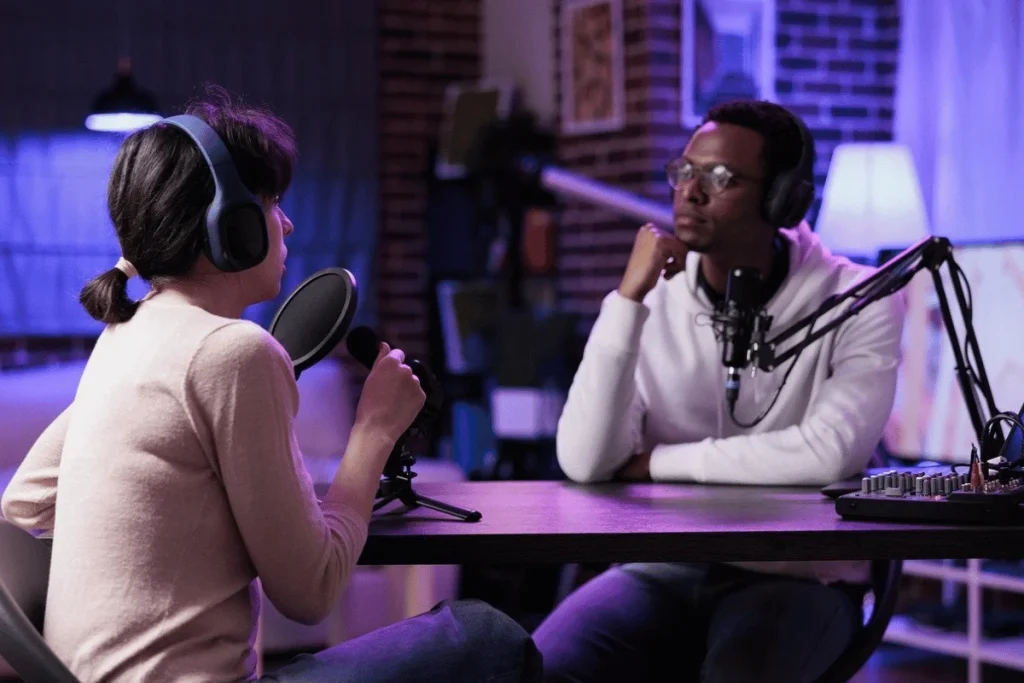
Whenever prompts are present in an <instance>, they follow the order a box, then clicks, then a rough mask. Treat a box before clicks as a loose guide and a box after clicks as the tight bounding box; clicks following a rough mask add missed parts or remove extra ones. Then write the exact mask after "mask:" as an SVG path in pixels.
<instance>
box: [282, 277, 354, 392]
mask: <svg viewBox="0 0 1024 683" xmlns="http://www.w3.org/2000/svg"><path fill="white" fill-rule="evenodd" d="M358 303H359V289H358V287H357V286H356V278H355V276H353V275H352V273H350V272H349V271H347V270H345V269H344V268H325V269H324V270H321V271H319V272H317V273H313V274H312V275H310V276H309V277H308V278H306V279H305V281H303V283H302V284H300V285H299V286H298V287H297V288H296V289H295V291H294V292H292V293H291V295H290V296H289V297H288V299H287V300H286V301H285V302H284V304H282V305H281V308H279V309H278V311H277V313H276V314H275V315H274V320H273V322H271V323H270V329H269V332H270V334H271V336H273V337H274V339H276V340H277V341H278V342H280V344H281V346H283V347H284V350H285V351H287V352H288V355H289V356H290V357H291V359H292V365H293V366H294V367H295V378H296V379H298V378H299V375H300V374H301V373H302V372H303V371H304V370H306V369H307V368H310V367H312V366H313V365H316V364H317V363H319V362H320V361H321V360H323V359H324V357H325V356H327V354H329V353H330V352H331V350H333V349H334V347H335V346H337V345H338V343H339V342H340V341H341V340H342V338H343V337H344V336H345V333H346V332H348V327H349V325H351V324H352V318H353V317H354V316H355V314H356V307H357V306H358Z"/></svg>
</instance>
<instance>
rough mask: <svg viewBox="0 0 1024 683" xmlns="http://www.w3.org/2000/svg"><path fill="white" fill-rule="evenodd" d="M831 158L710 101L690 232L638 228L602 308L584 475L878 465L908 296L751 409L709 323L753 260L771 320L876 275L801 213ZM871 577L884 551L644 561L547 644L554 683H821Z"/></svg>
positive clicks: (690, 185) (580, 393) (753, 480)
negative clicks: (731, 394) (735, 395)
mask: <svg viewBox="0 0 1024 683" xmlns="http://www.w3.org/2000/svg"><path fill="white" fill-rule="evenodd" d="M814 159H815V151H814V142H813V139H812V137H811V135H810V133H809V132H808V131H807V129H806V128H805V127H804V126H803V123H802V122H801V121H800V120H799V119H798V118H796V117H795V116H794V115H793V114H791V113H790V112H788V111H787V110H785V109H783V108H782V107H780V106H778V105H775V104H771V103H768V102H760V101H743V102H733V103H728V104H724V105H720V106H717V107H715V108H714V109H712V110H711V111H710V112H709V113H708V115H707V118H706V120H705V121H704V123H703V124H702V125H701V126H700V127H699V128H698V129H697V130H696V131H695V132H694V133H693V135H692V137H691V138H690V140H689V142H688V144H687V145H686V148H685V149H684V150H683V153H682V155H681V156H680V157H679V158H678V159H675V160H673V161H672V162H670V163H669V164H668V165H667V171H668V182H669V185H670V186H671V187H672V190H673V218H674V231H673V232H667V231H664V230H661V229H660V228H657V227H655V226H652V225H646V226H643V227H642V228H640V230H639V231H638V232H637V235H636V239H635V241H634V245H633V251H632V253H631V254H630V257H629V261H628V264H627V266H626V270H625V273H624V274H623V276H622V280H621V283H620V285H619V287H618V289H617V290H616V291H614V292H612V293H610V294H609V295H608V296H607V297H606V298H605V300H604V302H603V304H602V307H601V311H600V314H599V316H598V319H597V321H596V322H595V324H594V327H593V330H592V331H591V335H590V338H589V340H588V342H587V346H586V350H585V353H584V357H583V361H582V363H581V364H580V367H579V369H578V371H577V374H576V377H575V379H574V381H573V385H572V387H571V389H570V391H569V396H568V399H567V401H566V405H565V409H564V412H563V414H562V416H561V419H560V422H559V427H558V437H557V452H558V461H559V464H560V465H561V467H562V469H563V471H564V472H565V473H566V475H567V476H568V477H569V478H571V479H573V480H575V481H578V482H584V483H586V482H597V481H606V480H610V479H627V480H640V481H645V480H654V481H685V482H697V483H707V484H760V485H824V484H828V483H831V482H833V481H837V480H840V479H843V478H845V477H848V476H851V475H853V474H854V473H856V472H858V471H860V470H862V469H863V468H864V466H865V465H866V464H867V462H868V460H869V459H870V457H871V454H872V452H873V450H874V447H875V445H876V444H877V443H878V441H879V439H880V438H881V435H882V430H883V428H884V425H885V422H886V420H887V419H888V416H889V411H890V410H891V408H892V403H893V398H894V394H895V386H896V367H897V364H898V360H899V352H900V337H901V334H902V325H903V308H902V300H901V299H900V298H899V297H898V296H893V297H889V298H887V299H885V300H883V301H880V302H877V303H875V304H873V305H872V306H870V307H868V308H867V309H865V310H864V311H862V312H861V313H860V314H859V315H857V316H855V317H853V318H852V319H851V320H849V321H848V322H846V323H845V324H844V325H842V326H840V328H839V329H838V330H836V331H834V332H832V333H830V334H828V335H826V336H825V337H823V338H822V339H821V340H820V341H819V342H818V343H817V344H814V345H812V346H810V347H808V348H807V349H806V350H804V351H803V352H802V353H801V354H799V356H798V357H797V358H796V359H794V360H792V361H790V362H788V363H787V364H785V366H784V367H780V368H779V369H778V370H776V371H774V372H771V373H757V375H756V376H755V377H753V378H750V377H749V376H748V377H746V378H744V380H743V386H742V390H741V392H740V395H739V400H738V401H737V403H736V406H735V413H734V416H735V420H734V418H733V417H731V416H730V415H729V413H728V412H727V410H726V407H725V403H726V401H725V389H724V386H723V379H724V370H723V367H722V361H721V358H722V347H721V343H720V341H719V340H718V339H717V337H716V330H715V326H714V325H712V323H711V321H712V319H713V316H714V314H715V313H716V312H717V311H720V310H721V306H722V302H723V299H724V295H725V291H726V283H727V279H728V273H729V271H730V269H732V268H735V267H738V266H749V267H754V268H756V269H757V270H758V271H759V272H760V274H761V283H760V305H761V306H763V307H764V308H765V309H766V311H767V313H768V314H769V315H771V316H772V318H773V323H772V329H774V330H783V329H785V328H786V327H788V326H789V325H791V324H793V323H794V322H796V321H797V320H800V319H802V318H803V317H805V316H807V315H809V314H810V313H812V312H813V311H814V310H815V309H817V308H818V306H820V305H821V303H822V302H823V301H824V300H825V299H826V298H827V297H828V296H830V295H831V294H834V293H838V292H841V291H843V290H845V289H846V288H848V287H849V286H850V285H851V284H852V283H853V282H854V281H855V280H857V279H860V278H862V277H864V276H865V275H866V274H867V272H868V269H866V268H865V267H863V266H857V265H855V264H852V263H851V262H849V261H848V260H846V259H843V258H839V257H836V256H834V255H833V254H831V253H830V252H829V251H828V250H827V249H826V248H825V247H824V246H822V244H821V242H820V241H819V240H818V239H817V237H816V236H815V235H814V233H813V232H811V230H810V228H809V227H808V225H807V224H806V223H805V222H804V221H803V217H804V215H805V214H806V212H807V210H808V209H809V207H810V204H811V202H812V200H813V196H814V190H813V187H814V185H813V169H814ZM776 399H777V400H776ZM773 403H774V405H772V407H771V409H770V410H767V411H766V410H765V408H767V407H768V406H769V405H770V404H773ZM758 418H760V419H758ZM751 425H752V426H751ZM638 514H642V513H639V512H638ZM868 576H869V564H868V563H867V562H771V563H730V564H711V565H694V564H627V565H623V566H618V567H613V568H612V569H610V570H608V571H606V572H605V573H603V574H601V575H600V576H598V577H597V578H595V579H593V580H592V581H589V582H588V583H586V584H584V585H583V586H582V587H581V588H580V589H578V590H577V591H575V592H574V593H573V594H571V595H570V596H569V597H568V598H566V599H565V600H564V601H563V602H562V603H561V604H560V605H558V607H557V608H556V609H555V611H554V612H553V613H552V614H551V615H550V616H549V617H548V619H547V620H545V622H544V623H543V624H541V626H540V627H539V628H538V629H537V631H536V632H535V633H534V639H535V641H536V643H537V645H538V647H539V648H540V649H541V651H542V653H543V655H544V665H545V670H546V672H547V673H546V680H550V681H575V682H577V683H597V682H604V681H624V680H672V681H673V682H688V681H694V682H696V681H701V682H702V683H720V682H727V683H745V682H747V681H758V682H759V683H771V682H773V681H780V682H781V681H785V682H786V683H799V682H801V681H814V680H816V679H817V677H818V676H820V675H821V674H822V673H823V672H824V671H825V670H826V669H827V668H828V667H829V665H830V664H831V663H832V662H833V661H835V659H836V658H837V657H838V656H839V655H840V654H841V653H842V651H843V650H844V649H845V648H846V646H847V645H848V644H849V642H850V640H851V638H852V637H853V635H854V634H855V633H856V631H857V629H858V628H859V626H860V623H861V619H862V614H861V605H860V602H861V600H862V599H863V596H864V592H865V590H866V584H867V581H868ZM662 668H669V670H670V671H672V676H671V677H670V678H665V676H664V675H663V674H659V673H658V670H659V669H662Z"/></svg>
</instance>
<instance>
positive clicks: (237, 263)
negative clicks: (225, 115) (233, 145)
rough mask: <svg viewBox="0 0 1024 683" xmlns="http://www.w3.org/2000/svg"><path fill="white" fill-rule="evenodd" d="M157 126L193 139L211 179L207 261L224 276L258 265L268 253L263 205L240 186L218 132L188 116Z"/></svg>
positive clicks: (206, 242)
mask: <svg viewBox="0 0 1024 683" xmlns="http://www.w3.org/2000/svg"><path fill="white" fill-rule="evenodd" d="M160 122H161V123H167V124H170V125H172V126H175V127H177V128H179V129H181V130H183V131H185V133H187V134H188V136H189V137H190V138H192V141H193V142H195V144H196V146H197V147H198V148H199V151H200V152H201V153H202V155H203V159H204V160H205V161H206V165H207V167H208V168H209V169H210V173H211V175H212V176H213V186H214V196H213V201H212V202H211V203H210V206H209V208H208V209H207V211H206V240H205V249H206V255H207V257H208V258H209V259H210V260H211V261H212V262H213V264H214V265H215V266H217V268H218V269H220V270H222V271H225V272H238V271H242V270H247V269H249V268H252V267H253V266H256V265H258V264H259V263H261V262H262V261H263V259H265V258H266V256H267V251H268V250H269V238H268V235H267V225H266V218H265V216H264V215H263V205H262V204H261V203H260V201H259V200H258V199H257V198H256V197H255V196H254V195H253V194H252V192H250V191H249V189H248V188H247V187H246V186H245V184H244V183H243V182H242V179H241V177H240V176H239V175H238V169H237V168H236V167H235V163H234V161H233V160H232V159H231V153H230V152H229V151H228V148H227V146H226V145H225V144H224V141H223V140H221V138H220V136H219V135H217V131H215V130H214V129H213V128H211V127H210V125H209V124H207V123H206V122H205V121H203V120H202V119H200V118H198V117H196V116H192V115H190V114H182V115H179V116H171V117H169V118H166V119H162V120H161V121H160Z"/></svg>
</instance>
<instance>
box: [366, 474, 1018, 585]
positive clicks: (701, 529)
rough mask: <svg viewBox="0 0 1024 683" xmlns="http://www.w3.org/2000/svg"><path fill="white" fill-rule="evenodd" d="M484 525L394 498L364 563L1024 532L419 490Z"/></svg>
mask: <svg viewBox="0 0 1024 683" xmlns="http://www.w3.org/2000/svg"><path fill="white" fill-rule="evenodd" d="M414 489H415V490H416V491H417V492H418V493H421V494H423V495H427V496H431V497H433V498H437V499H439V500H442V501H444V502H447V503H453V504H455V505H460V506H463V507H469V508H472V509H475V510H479V511H480V512H481V513H483V519H482V520H480V521H479V522H475V523H470V522H462V521H459V520H457V519H455V518H454V517H449V516H447V515H443V514H441V513H437V512H433V511H431V510H426V509H423V508H415V509H413V510H411V511H407V512H402V513H399V514H396V513H398V511H401V510H402V509H403V508H402V506H401V505H400V504H398V503H392V504H391V505H389V506H387V507H385V508H384V509H383V510H381V511H380V512H377V513H375V517H374V520H373V521H372V523H371V525H370V538H369V540H368V541H367V544H366V548H365V550H364V552H363V555H362V557H361V558H360V562H361V563H362V564H375V565H387V564H402V565H410V564H435V565H436V564H473V563H488V562H526V563H546V562H552V563H572V562H595V563H598V562H600V563H604V562H643V561H650V562H673V561H694V562H700V561H717V562H723V561H744V560H746V561H750V560H761V561H766V560H850V559H871V560H873V559H912V558H918V559H922V558H931V559H943V558H950V559H952V558H971V557H984V558H998V557H1006V558H1018V557H1021V556H1022V555H1024V527H1020V526H1014V527H1005V526H1002V527H995V526H973V527H968V526H943V525H937V524H896V523H883V522H860V521H845V520H843V519H842V518H841V517H840V516H839V515H838V514H837V513H836V512H835V504H834V502H833V501H832V500H830V499H828V498H826V497H825V496H823V495H822V494H821V493H820V492H819V491H818V490H817V489H806V488H803V489H800V488H797V489H794V488H763V487H740V486H697V485H686V484H600V485H591V486H579V485H576V484H572V483H569V482H555V481H500V482H497V481H495V482H451V483H424V484H416V485H415V486H414Z"/></svg>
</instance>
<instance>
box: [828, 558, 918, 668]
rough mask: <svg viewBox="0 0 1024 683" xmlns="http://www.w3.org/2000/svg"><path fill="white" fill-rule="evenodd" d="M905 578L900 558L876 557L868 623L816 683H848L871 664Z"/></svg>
mask: <svg viewBox="0 0 1024 683" xmlns="http://www.w3.org/2000/svg"><path fill="white" fill-rule="evenodd" d="M902 578H903V562H902V561H900V560H876V561H874V562H872V563H871V593H872V594H873V596H874V606H873V607H872V609H871V616H870V617H869V618H868V622H867V623H866V624H864V628H862V629H861V630H860V631H859V632H858V633H857V634H856V635H855V636H854V637H853V640H852V641H851V642H850V644H849V645H848V646H847V647H846V650H844V651H843V653H842V654H841V655H839V659H837V660H836V661H835V662H833V663H832V666H830V667H829V668H828V669H827V670H826V671H825V673H823V674H822V675H821V676H820V677H819V678H818V680H817V681H815V683H846V681H849V680H850V679H851V678H853V677H854V675H855V674H856V673H857V672H858V671H860V669H861V667H862V666H864V664H865V663H867V661H868V659H869V658H870V657H871V655H872V654H873V653H874V651H875V649H876V648H877V647H878V646H879V644H880V643H881V642H882V637H883V636H885V629H887V628H888V627H889V620H890V619H891V618H892V613H893V610H895V609H896V599H897V598H898V597H899V593H900V580H901V579H902Z"/></svg>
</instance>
